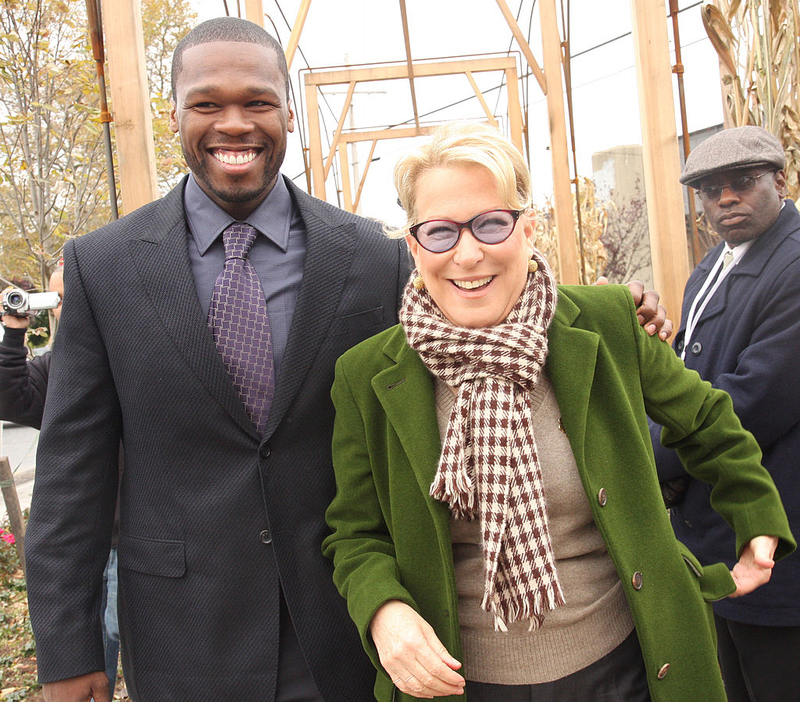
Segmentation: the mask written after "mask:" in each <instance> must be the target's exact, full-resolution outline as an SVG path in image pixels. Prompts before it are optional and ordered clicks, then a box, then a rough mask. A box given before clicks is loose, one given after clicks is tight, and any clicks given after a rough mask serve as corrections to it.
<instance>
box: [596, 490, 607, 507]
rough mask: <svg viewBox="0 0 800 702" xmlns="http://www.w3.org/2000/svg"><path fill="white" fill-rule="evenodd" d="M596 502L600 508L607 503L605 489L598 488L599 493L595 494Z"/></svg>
mask: <svg viewBox="0 0 800 702" xmlns="http://www.w3.org/2000/svg"><path fill="white" fill-rule="evenodd" d="M597 501H598V502H599V503H600V506H601V507H605V506H606V502H608V495H606V489H605V488H600V492H598V493H597Z"/></svg>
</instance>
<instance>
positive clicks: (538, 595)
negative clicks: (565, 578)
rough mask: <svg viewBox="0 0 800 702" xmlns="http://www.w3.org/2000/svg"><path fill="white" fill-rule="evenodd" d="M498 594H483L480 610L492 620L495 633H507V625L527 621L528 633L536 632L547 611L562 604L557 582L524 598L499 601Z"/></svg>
mask: <svg viewBox="0 0 800 702" xmlns="http://www.w3.org/2000/svg"><path fill="white" fill-rule="evenodd" d="M500 598H501V596H500V595H499V594H498V593H496V592H495V593H490V592H489V591H488V590H486V591H484V593H483V600H482V601H481V609H483V610H484V611H485V612H489V613H490V614H491V615H492V618H493V620H494V630H495V631H502V632H507V631H508V625H509V624H513V623H514V622H520V621H528V622H529V623H530V625H529V627H528V631H536V630H537V629H538V628H539V627H540V626H541V625H542V623H543V622H544V616H545V614H546V613H547V612H548V611H552V610H554V609H556V607H560V606H561V605H563V604H564V602H565V600H564V594H563V593H562V592H561V585H560V584H559V583H558V582H555V583H553V584H550V585H547V586H546V587H543V588H539V589H537V590H535V591H533V592H529V593H526V596H522V597H514V598H513V599H508V600H506V601H501V599H500Z"/></svg>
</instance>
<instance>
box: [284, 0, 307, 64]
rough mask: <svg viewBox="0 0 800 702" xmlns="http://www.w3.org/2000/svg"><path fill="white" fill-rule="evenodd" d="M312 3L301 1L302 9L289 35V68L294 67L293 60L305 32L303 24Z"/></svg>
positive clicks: (287, 61) (287, 62) (287, 50)
mask: <svg viewBox="0 0 800 702" xmlns="http://www.w3.org/2000/svg"><path fill="white" fill-rule="evenodd" d="M310 5H311V0H303V1H302V2H301V3H300V9H299V10H298V11H297V19H295V21H294V24H293V25H292V33H291V35H290V36H289V42H288V43H287V44H286V65H287V66H288V67H289V69H291V68H292V61H293V60H294V54H295V52H296V51H297V47H298V45H299V44H300V35H301V34H302V33H303V25H304V24H305V23H306V17H308V8H309V6H310Z"/></svg>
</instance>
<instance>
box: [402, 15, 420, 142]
mask: <svg viewBox="0 0 800 702" xmlns="http://www.w3.org/2000/svg"><path fill="white" fill-rule="evenodd" d="M400 18H401V20H402V22H403V41H404V42H405V45H406V66H407V67H408V85H409V88H410V89H411V109H412V110H413V111H414V124H415V125H416V127H417V129H419V110H417V91H416V90H415V89H414V60H413V58H412V56H411V37H410V36H409V34H408V14H407V13H406V0H400Z"/></svg>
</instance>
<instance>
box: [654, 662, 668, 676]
mask: <svg viewBox="0 0 800 702" xmlns="http://www.w3.org/2000/svg"><path fill="white" fill-rule="evenodd" d="M668 672H669V663H664V665H662V666H661V667H660V668H659V669H658V673H657V674H656V677H657V678H658V679H659V680H663V679H664V678H665V677H667V673H668Z"/></svg>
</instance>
